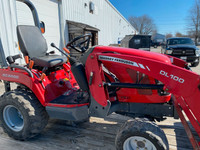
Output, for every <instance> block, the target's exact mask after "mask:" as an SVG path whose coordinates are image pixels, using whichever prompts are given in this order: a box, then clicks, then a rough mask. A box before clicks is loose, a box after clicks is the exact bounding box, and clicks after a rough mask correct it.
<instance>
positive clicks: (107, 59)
mask: <svg viewBox="0 0 200 150" xmlns="http://www.w3.org/2000/svg"><path fill="white" fill-rule="evenodd" d="M99 60H106V61H112V62H118V63H122V64H126V65H131V66H134V67H139V68H142V69H147V70H148V71H150V69H149V67H148V66H144V65H143V64H140V63H136V62H134V61H130V60H126V59H121V58H116V57H110V56H101V55H99Z"/></svg>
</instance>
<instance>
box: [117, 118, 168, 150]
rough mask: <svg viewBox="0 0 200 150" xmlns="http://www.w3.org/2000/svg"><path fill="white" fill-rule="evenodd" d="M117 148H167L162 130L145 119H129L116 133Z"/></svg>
mask: <svg viewBox="0 0 200 150" xmlns="http://www.w3.org/2000/svg"><path fill="white" fill-rule="evenodd" d="M115 146H116V149H117V150H140V149H141V150H149V149H151V150H168V149H169V147H168V141H167V138H166V136H165V134H164V132H163V131H162V130H161V129H160V128H159V127H158V126H157V125H156V124H155V123H153V122H150V121H148V120H147V119H139V118H137V119H131V120H129V121H128V122H126V123H125V124H124V125H123V126H122V127H121V129H120V130H119V132H118V133H117V136H116V140H115Z"/></svg>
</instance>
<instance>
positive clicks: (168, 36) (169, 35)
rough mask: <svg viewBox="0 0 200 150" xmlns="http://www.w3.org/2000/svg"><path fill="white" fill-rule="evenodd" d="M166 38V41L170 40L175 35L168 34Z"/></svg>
mask: <svg viewBox="0 0 200 150" xmlns="http://www.w3.org/2000/svg"><path fill="white" fill-rule="evenodd" d="M165 37H166V39H168V38H171V37H173V35H172V34H171V33H167V34H166V35H165Z"/></svg>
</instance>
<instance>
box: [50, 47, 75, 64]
mask: <svg viewBox="0 0 200 150" xmlns="http://www.w3.org/2000/svg"><path fill="white" fill-rule="evenodd" d="M51 46H52V47H54V48H56V49H57V50H58V51H59V52H61V53H62V54H63V55H65V56H67V58H68V59H69V62H70V64H71V65H72V64H74V63H76V59H74V58H72V57H70V56H69V54H66V53H65V52H63V51H62V50H60V49H59V48H58V47H57V46H56V45H55V44H54V43H51Z"/></svg>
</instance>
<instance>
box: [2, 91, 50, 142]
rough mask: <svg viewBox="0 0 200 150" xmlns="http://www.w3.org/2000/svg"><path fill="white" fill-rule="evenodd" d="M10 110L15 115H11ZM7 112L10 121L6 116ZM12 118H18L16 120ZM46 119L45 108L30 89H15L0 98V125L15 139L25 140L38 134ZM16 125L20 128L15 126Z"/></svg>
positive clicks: (46, 121)
mask: <svg viewBox="0 0 200 150" xmlns="http://www.w3.org/2000/svg"><path fill="white" fill-rule="evenodd" d="M12 111H14V112H15V113H14V116H16V117H12V115H11V114H12ZM10 112H11V113H10ZM9 114H10V116H11V117H12V118H11V117H10V118H11V119H10V120H11V121H10V120H9V119H7V118H9V117H6V116H9ZM19 114H20V115H19ZM4 118H5V119H4ZM14 118H18V122H16V121H15V119H14ZM12 119H13V120H12ZM48 119H49V117H48V114H47V112H46V110H45V108H44V107H43V106H42V105H41V104H40V102H39V100H38V99H37V98H36V96H35V95H34V94H33V93H32V92H31V91H27V90H25V89H16V90H13V91H9V92H7V93H5V94H4V95H3V96H2V97H1V98H0V121H1V122H0V123H1V126H2V127H3V130H4V132H5V133H7V134H8V135H9V136H10V137H12V138H14V139H16V140H27V139H29V138H32V137H34V136H36V135H38V134H39V133H40V132H41V131H42V130H43V129H44V128H45V126H46V125H47V123H48ZM19 122H20V123H21V124H20V123H19ZM15 123H16V125H14V124H15ZM12 124H13V126H12ZM19 124H20V125H19ZM18 125H19V126H20V129H19V128H16V127H19V126H18Z"/></svg>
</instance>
